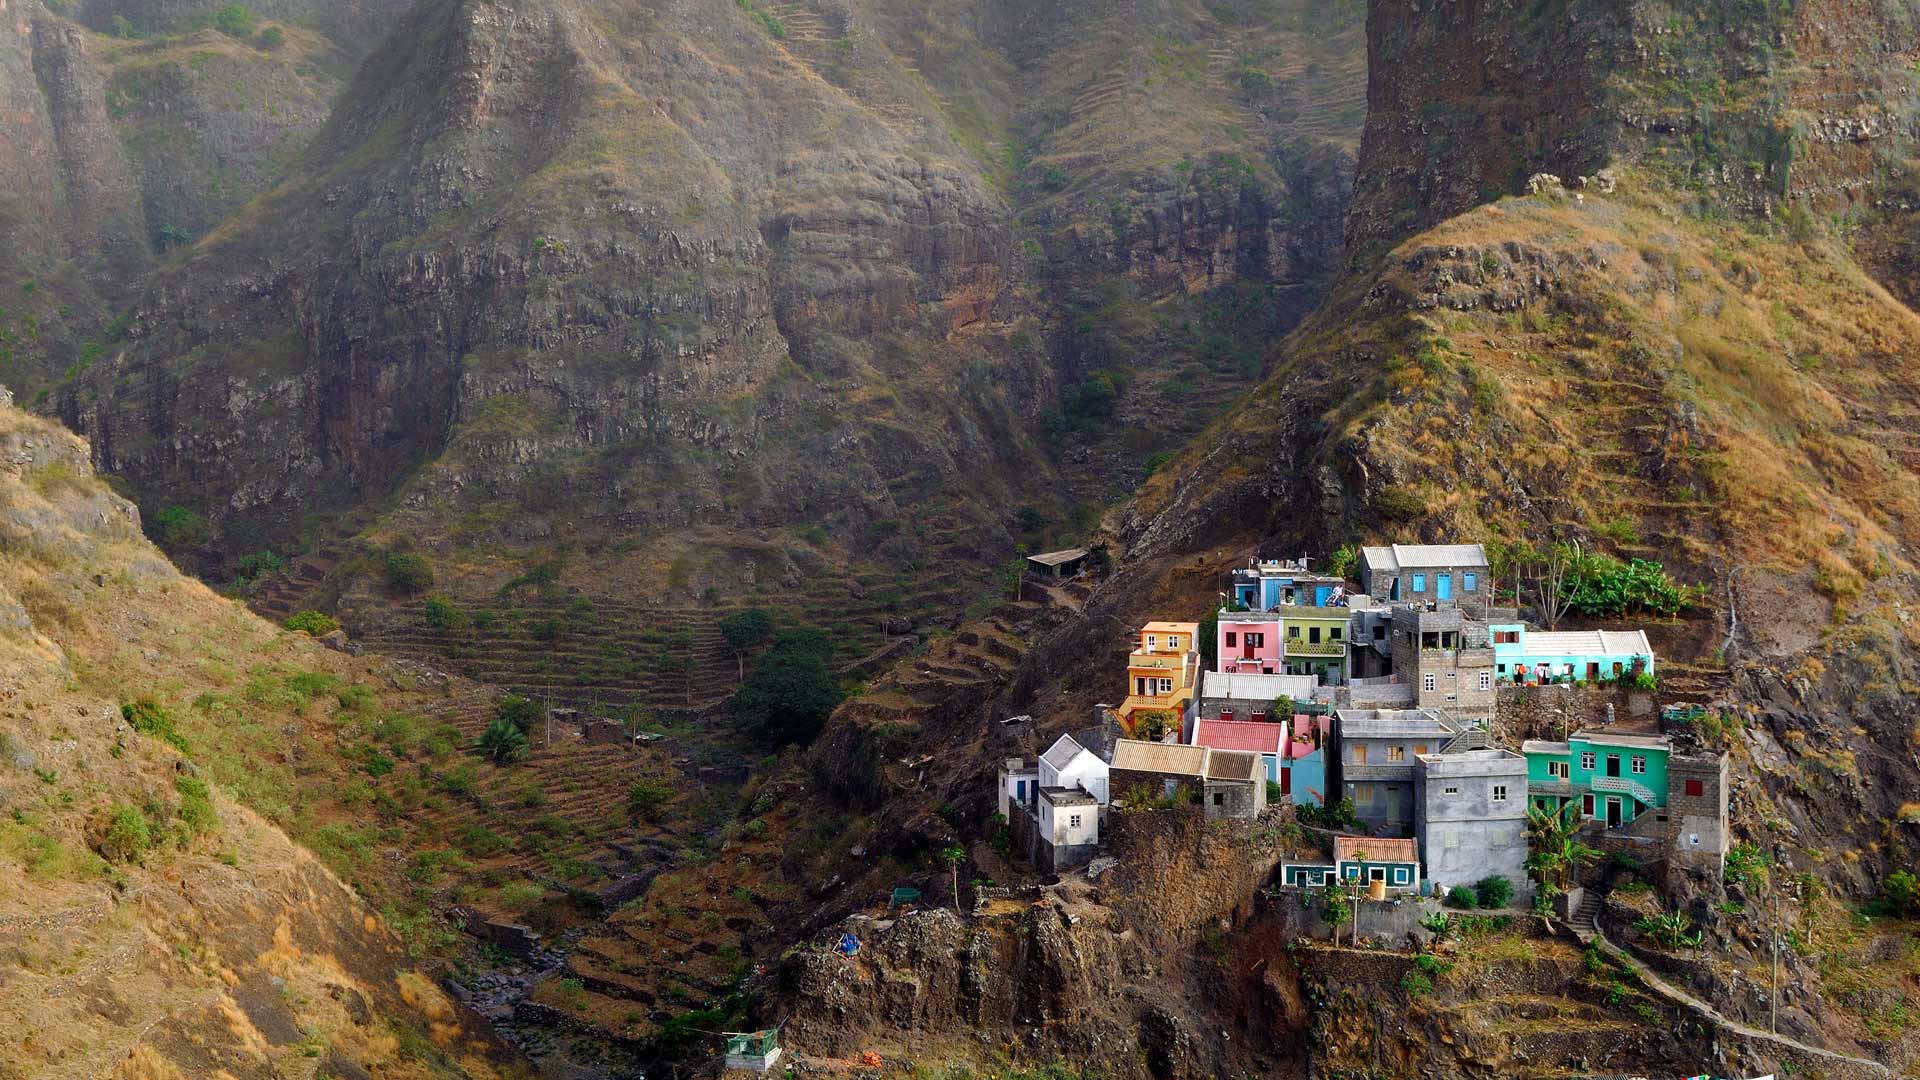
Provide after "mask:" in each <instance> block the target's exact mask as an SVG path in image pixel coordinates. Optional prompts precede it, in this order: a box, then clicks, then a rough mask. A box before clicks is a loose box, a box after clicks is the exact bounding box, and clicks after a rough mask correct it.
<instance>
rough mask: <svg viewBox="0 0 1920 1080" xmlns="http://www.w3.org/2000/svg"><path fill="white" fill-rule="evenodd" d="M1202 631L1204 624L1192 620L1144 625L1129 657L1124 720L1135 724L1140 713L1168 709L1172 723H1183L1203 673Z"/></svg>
mask: <svg viewBox="0 0 1920 1080" xmlns="http://www.w3.org/2000/svg"><path fill="white" fill-rule="evenodd" d="M1199 632H1200V624H1198V623H1190V622H1150V623H1148V624H1147V625H1145V626H1143V627H1141V628H1140V639H1139V642H1138V643H1137V644H1136V646H1135V648H1134V650H1133V652H1132V653H1130V654H1128V656H1127V688H1128V694H1127V699H1126V701H1124V702H1123V703H1121V705H1120V708H1119V710H1118V712H1119V714H1120V719H1121V721H1122V722H1123V723H1128V724H1131V722H1132V720H1133V717H1134V714H1136V713H1142V712H1168V713H1171V714H1173V716H1172V718H1171V724H1172V726H1173V727H1175V728H1178V727H1179V726H1180V720H1179V718H1180V717H1181V716H1182V715H1183V714H1184V713H1185V712H1186V711H1187V703H1188V702H1190V701H1192V700H1193V694H1194V683H1195V682H1196V681H1197V680H1198V678H1199V674H1200V653H1199V651H1198V649H1197V647H1196V635H1198V634H1199Z"/></svg>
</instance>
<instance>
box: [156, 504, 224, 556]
mask: <svg viewBox="0 0 1920 1080" xmlns="http://www.w3.org/2000/svg"><path fill="white" fill-rule="evenodd" d="M153 536H154V538H155V539H156V540H159V541H160V543H161V545H162V546H163V547H166V548H168V549H170V550H174V551H183V550H193V549H196V548H203V547H206V546H207V545H209V544H211V543H213V541H214V538H215V536H216V531H215V529H214V527H213V522H211V521H208V520H207V519H206V517H205V516H204V515H201V514H199V513H196V512H194V511H192V510H189V509H187V508H186V507H184V506H169V507H166V508H164V509H162V510H161V511H160V512H159V513H157V514H155V515H153Z"/></svg>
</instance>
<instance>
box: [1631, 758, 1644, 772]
mask: <svg viewBox="0 0 1920 1080" xmlns="http://www.w3.org/2000/svg"><path fill="white" fill-rule="evenodd" d="M1633 771H1634V772H1636V773H1644V772H1646V771H1647V759H1646V758H1644V757H1642V756H1640V755H1639V754H1635V755H1633Z"/></svg>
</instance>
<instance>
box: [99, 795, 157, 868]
mask: <svg viewBox="0 0 1920 1080" xmlns="http://www.w3.org/2000/svg"><path fill="white" fill-rule="evenodd" d="M152 846H153V829H152V827H151V826H150V825H148V823H147V816H146V815H145V814H143V813H141V812H140V811H139V810H138V809H137V808H135V807H132V806H128V805H126V804H125V803H121V804H119V805H117V806H115V807H114V808H113V810H112V811H111V812H110V813H109V814H108V815H107V827H106V829H105V831H104V832H102V833H101V836H100V842H99V844H98V845H97V847H96V850H98V851H99V852H100V857H101V858H103V859H105V860H107V861H108V862H112V863H133V862H139V861H140V857H141V856H142V855H144V854H146V851H147V849H148V848H151V847H152Z"/></svg>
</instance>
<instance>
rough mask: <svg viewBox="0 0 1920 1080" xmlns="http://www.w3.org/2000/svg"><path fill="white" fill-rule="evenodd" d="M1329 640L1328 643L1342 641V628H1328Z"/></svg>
mask: <svg viewBox="0 0 1920 1080" xmlns="http://www.w3.org/2000/svg"><path fill="white" fill-rule="evenodd" d="M1327 640H1328V641H1339V640H1340V628H1339V627H1337V626H1330V627H1328V628H1327Z"/></svg>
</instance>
